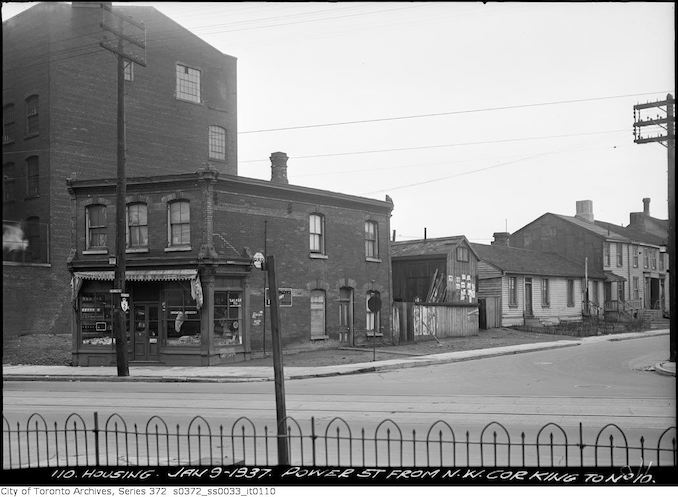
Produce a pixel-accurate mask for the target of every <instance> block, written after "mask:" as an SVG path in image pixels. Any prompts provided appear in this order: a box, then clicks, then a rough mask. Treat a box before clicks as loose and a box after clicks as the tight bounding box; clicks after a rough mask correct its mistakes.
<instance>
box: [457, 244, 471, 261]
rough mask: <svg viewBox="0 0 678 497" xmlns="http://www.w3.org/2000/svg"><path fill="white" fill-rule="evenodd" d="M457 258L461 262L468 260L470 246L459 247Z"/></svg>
mask: <svg viewBox="0 0 678 497" xmlns="http://www.w3.org/2000/svg"><path fill="white" fill-rule="evenodd" d="M457 260H458V261H459V262H468V248H467V247H457Z"/></svg>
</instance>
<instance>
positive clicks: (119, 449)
mask: <svg viewBox="0 0 678 497" xmlns="http://www.w3.org/2000/svg"><path fill="white" fill-rule="evenodd" d="M286 427H287V430H286V432H287V435H286V437H287V439H288V440H287V441H288V444H287V446H288V451H289V461H290V464H293V465H295V466H356V465H362V466H368V465H369V466H374V467H403V466H413V467H417V466H422V467H424V466H428V467H430V466H438V467H455V466H498V465H508V466H512V465H514V466H534V467H576V466H581V467H583V466H587V467H611V466H623V465H626V466H628V465H630V464H637V463H638V462H640V463H642V464H644V465H648V464H652V465H654V466H662V465H663V466H667V465H671V466H676V465H677V463H678V460H677V452H676V427H675V426H672V427H668V428H666V429H664V430H656V431H652V430H649V431H650V433H646V434H645V435H642V436H639V437H638V438H637V441H635V440H634V441H632V440H630V437H628V436H627V434H626V433H625V432H624V431H623V430H622V429H621V428H620V427H619V426H617V425H615V424H607V425H605V426H603V427H602V428H600V429H589V428H587V429H585V428H584V426H583V425H582V424H581V423H579V425H578V427H577V428H575V429H570V432H568V430H566V429H565V428H563V427H562V426H560V425H558V424H556V423H547V424H546V425H544V426H542V427H540V428H535V430H534V432H531V434H530V435H529V436H528V435H527V434H526V433H525V432H521V433H520V434H519V435H517V436H516V435H515V434H514V435H511V434H510V433H509V430H508V429H507V428H506V427H504V426H503V425H502V424H501V423H498V422H496V421H493V422H491V423H489V424H487V425H485V426H484V427H483V428H482V430H480V432H479V433H475V434H473V435H472V434H471V433H470V432H469V431H468V430H466V431H464V432H461V431H455V429H454V427H453V426H452V425H451V424H449V423H448V422H446V421H443V420H438V421H436V422H435V423H433V424H431V425H430V426H429V427H427V428H426V427H425V428H424V429H421V430H420V431H417V430H415V429H412V430H409V429H406V428H403V427H401V426H399V425H398V424H397V423H396V422H394V421H393V420H390V419H386V420H383V421H381V422H380V423H379V424H377V425H376V426H375V427H374V428H372V429H370V430H366V429H365V428H361V429H360V430H354V429H352V428H351V426H350V425H349V423H348V422H347V421H346V420H344V419H342V418H339V417H335V418H333V419H331V420H330V421H328V422H325V423H322V424H321V423H319V422H318V421H317V420H316V419H315V418H311V419H310V421H309V422H306V423H305V425H304V427H302V425H301V424H300V423H299V422H298V421H297V420H295V419H294V418H291V417H288V418H286ZM276 431H277V430H276V427H275V426H273V427H272V429H271V428H269V427H268V426H266V425H264V426H263V427H262V426H261V425H259V426H258V425H257V424H256V423H255V422H254V421H252V420H251V419H250V418H247V417H240V418H238V419H236V420H235V421H233V422H232V423H231V424H230V426H224V425H223V424H219V426H218V427H213V426H210V424H209V423H208V422H207V420H205V418H203V417H202V416H196V417H194V418H192V419H190V420H189V421H188V424H186V425H184V427H182V426H180V425H179V424H176V425H174V426H170V424H169V423H167V422H166V421H165V420H163V419H162V418H161V417H159V416H153V417H151V418H150V419H148V420H147V421H146V422H145V423H143V424H141V425H140V424H138V423H131V422H127V421H126V420H125V419H124V418H123V417H122V416H120V415H119V414H112V415H110V416H108V417H107V418H105V419H100V417H99V415H98V413H94V415H93V417H92V418H89V419H88V420H86V419H85V418H84V417H83V416H81V415H79V414H76V413H73V414H70V415H69V416H68V417H67V418H66V419H65V420H63V421H50V422H48V421H47V420H46V419H45V418H44V417H43V416H42V415H40V414H37V413H36V414H32V415H30V416H29V417H28V418H27V419H26V421H25V422H24V423H21V422H19V421H12V422H10V421H9V420H8V419H7V418H6V417H4V416H3V442H2V443H3V468H4V469H18V468H42V467H66V466H68V467H73V466H92V465H96V466H178V465H194V466H195V465H198V466H200V465H205V466H207V465H209V466H213V465H216V464H218V465H233V464H237V465H266V466H275V465H277V451H276V446H277V445H276V441H277V437H278V435H277V434H276Z"/></svg>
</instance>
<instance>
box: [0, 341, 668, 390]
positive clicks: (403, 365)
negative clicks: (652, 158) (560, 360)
mask: <svg viewBox="0 0 678 497" xmlns="http://www.w3.org/2000/svg"><path fill="white" fill-rule="evenodd" d="M668 333H669V330H652V333H650V334H641V335H636V334H635V333H634V336H626V337H624V336H623V334H622V336H616V337H614V336H613V335H601V336H596V337H584V338H579V339H578V340H561V341H559V342H553V345H544V346H540V344H547V343H549V342H537V343H533V344H529V345H534V347H533V348H527V349H515V350H500V351H496V349H493V348H490V349H477V350H475V351H473V350H470V351H466V352H469V354H468V355H467V356H461V357H449V356H448V357H436V356H439V355H445V354H430V355H427V356H415V357H412V358H408V359H403V360H402V362H396V363H389V364H382V365H379V364H370V365H369V366H361V367H357V368H355V369H350V368H349V366H350V365H348V364H347V365H346V366H347V368H346V369H345V370H343V369H342V370H334V371H318V372H316V373H306V374H291V375H285V379H286V380H303V379H309V378H328V377H333V376H345V375H352V374H362V373H374V372H377V371H392V370H397V369H408V368H414V367H422V366H434V365H438V364H452V363H455V362H465V361H472V360H476V359H488V358H492V357H500V356H507V355H515V354H525V353H528V352H540V351H543V350H553V349H559V348H565V347H575V346H578V345H582V344H585V343H587V342H591V343H595V342H597V341H610V342H620V341H624V340H635V339H637V338H650V337H656V336H661V335H666V334H668ZM587 339H594V340H587ZM507 347H515V346H507ZM497 348H502V347H497ZM473 352H476V353H475V354H473ZM377 362H388V360H387V361H377ZM363 364H364V363H363ZM655 369H656V371H657V372H658V373H660V374H665V375H670V376H675V372H672V371H669V370H666V369H664V368H662V367H661V363H660V364H658V365H657V366H655ZM2 379H3V381H69V382H77V381H100V382H106V381H113V382H146V383H249V382H268V381H274V378H273V375H271V376H268V377H255V378H249V377H243V376H229V377H222V376H98V375H82V376H80V375H49V374H43V375H40V374H34V375H27V374H9V375H6V374H4V372H3V378H2Z"/></svg>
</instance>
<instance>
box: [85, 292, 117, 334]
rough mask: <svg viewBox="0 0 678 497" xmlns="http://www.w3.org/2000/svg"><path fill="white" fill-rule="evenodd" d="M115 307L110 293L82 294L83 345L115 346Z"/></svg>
mask: <svg viewBox="0 0 678 497" xmlns="http://www.w3.org/2000/svg"><path fill="white" fill-rule="evenodd" d="M112 310H113V305H112V296H111V294H110V293H109V292H91V293H84V292H83V293H81V294H80V311H79V314H80V330H81V337H82V344H83V345H96V346H105V345H108V346H111V345H113V319H112V315H113V312H112Z"/></svg>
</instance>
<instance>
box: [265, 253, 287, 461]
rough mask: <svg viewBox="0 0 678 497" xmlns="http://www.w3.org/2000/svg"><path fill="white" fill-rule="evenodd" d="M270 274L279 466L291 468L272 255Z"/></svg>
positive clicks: (267, 260)
mask: <svg viewBox="0 0 678 497" xmlns="http://www.w3.org/2000/svg"><path fill="white" fill-rule="evenodd" d="M266 272H267V274H268V284H269V289H268V294H269V299H270V301H271V342H272V343H271V348H272V349H273V375H274V380H275V410H276V420H277V426H278V429H277V434H278V437H277V440H278V465H279V466H289V464H290V461H289V452H288V444H287V429H286V425H287V423H286V420H287V409H286V408H285V376H284V374H283V360H282V344H281V342H280V305H279V304H280V302H279V300H278V282H277V280H276V277H275V260H274V258H273V256H272V255H269V256H267V257H266Z"/></svg>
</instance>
